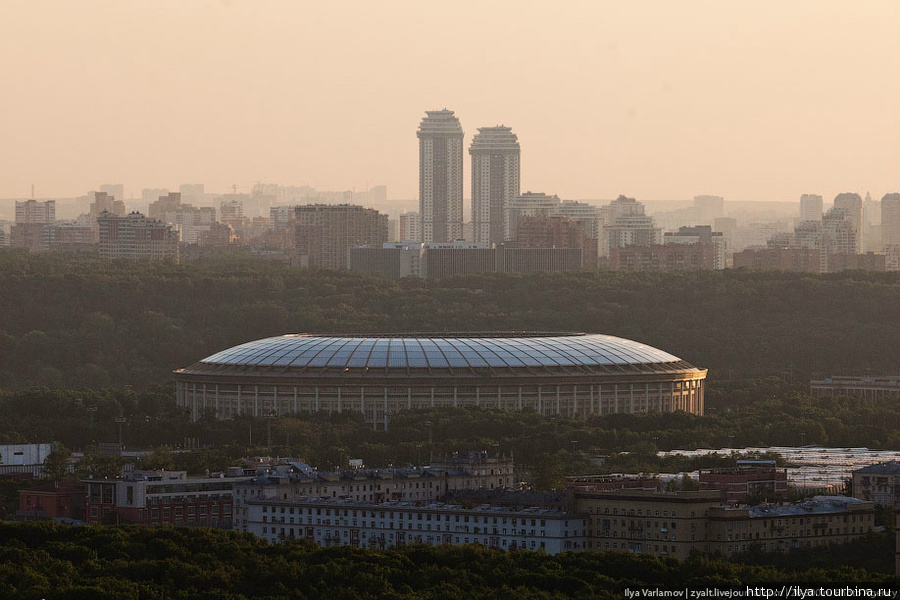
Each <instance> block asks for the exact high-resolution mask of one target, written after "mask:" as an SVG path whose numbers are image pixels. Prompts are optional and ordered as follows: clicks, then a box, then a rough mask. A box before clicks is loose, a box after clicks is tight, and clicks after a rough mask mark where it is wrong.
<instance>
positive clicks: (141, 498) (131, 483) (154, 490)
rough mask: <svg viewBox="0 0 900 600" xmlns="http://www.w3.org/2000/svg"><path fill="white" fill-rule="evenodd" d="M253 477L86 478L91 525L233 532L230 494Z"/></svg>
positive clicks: (143, 474) (147, 474)
mask: <svg viewBox="0 0 900 600" xmlns="http://www.w3.org/2000/svg"><path fill="white" fill-rule="evenodd" d="M250 478H251V477H249V476H239V477H224V476H219V477H188V476H187V472H186V471H132V472H127V473H125V476H124V477H122V478H119V479H86V480H83V481H82V483H84V484H85V485H86V486H87V501H86V504H85V512H86V517H85V520H86V521H87V522H88V523H101V522H104V523H110V522H115V523H141V524H146V525H162V524H171V525H176V526H194V525H202V526H208V527H224V528H230V527H231V525H232V509H233V498H232V489H233V488H234V486H235V485H236V484H238V483H240V482H243V481H247V480H249V479H250Z"/></svg>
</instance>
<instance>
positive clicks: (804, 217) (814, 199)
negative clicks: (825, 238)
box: [800, 194, 823, 221]
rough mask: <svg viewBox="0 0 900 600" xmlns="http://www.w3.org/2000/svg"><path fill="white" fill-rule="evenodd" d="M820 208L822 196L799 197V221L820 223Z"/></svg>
mask: <svg viewBox="0 0 900 600" xmlns="http://www.w3.org/2000/svg"><path fill="white" fill-rule="evenodd" d="M822 206H823V204H822V196H819V195H817V194H803V195H802V196H800V221H821V220H822Z"/></svg>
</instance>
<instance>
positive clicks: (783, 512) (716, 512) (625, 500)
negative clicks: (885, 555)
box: [569, 490, 875, 560]
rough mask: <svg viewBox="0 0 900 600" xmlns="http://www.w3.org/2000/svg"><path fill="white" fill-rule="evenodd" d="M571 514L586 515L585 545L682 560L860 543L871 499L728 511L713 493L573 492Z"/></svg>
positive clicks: (871, 514)
mask: <svg viewBox="0 0 900 600" xmlns="http://www.w3.org/2000/svg"><path fill="white" fill-rule="evenodd" d="M569 510H570V511H573V512H576V513H579V514H584V513H587V515H588V518H589V520H590V524H589V525H588V529H589V530H591V531H593V536H592V539H590V540H589V541H588V547H589V548H591V547H592V548H593V549H594V550H619V551H628V552H635V553H642V554H654V555H662V556H670V557H673V558H677V559H680V560H684V559H686V558H687V557H688V556H689V555H690V554H691V552H704V553H716V552H720V553H722V554H723V555H725V556H730V555H732V554H735V553H738V552H744V551H747V550H749V549H750V548H752V547H754V546H756V547H761V548H764V549H765V550H769V551H785V550H789V549H793V548H817V547H821V546H828V545H831V544H841V543H846V542H849V541H854V540H859V539H863V538H864V537H865V536H866V534H867V533H868V532H869V531H872V530H873V528H874V526H875V520H874V518H875V507H874V505H873V504H872V503H871V502H863V501H861V500H857V499H855V498H846V497H843V496H816V497H814V498H812V499H811V500H809V501H806V502H803V503H799V504H791V505H774V504H762V505H758V506H752V507H734V508H732V507H726V506H723V505H722V503H721V492H720V491H719V490H711V491H710V490H707V491H702V490H701V491H697V492H662V493H660V492H645V491H638V490H619V491H609V492H582V491H573V492H571V493H570V502H569Z"/></svg>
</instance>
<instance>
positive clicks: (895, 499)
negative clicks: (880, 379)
mask: <svg viewBox="0 0 900 600" xmlns="http://www.w3.org/2000/svg"><path fill="white" fill-rule="evenodd" d="M898 392H900V390H898ZM851 476H852V483H851V486H850V489H851V490H853V497H854V498H859V499H860V500H866V501H869V502H873V503H875V504H877V505H878V506H889V507H891V508H900V462H897V461H890V462H883V463H878V464H875V465H869V466H867V467H863V468H861V469H856V470H855V471H853V473H852V475H851Z"/></svg>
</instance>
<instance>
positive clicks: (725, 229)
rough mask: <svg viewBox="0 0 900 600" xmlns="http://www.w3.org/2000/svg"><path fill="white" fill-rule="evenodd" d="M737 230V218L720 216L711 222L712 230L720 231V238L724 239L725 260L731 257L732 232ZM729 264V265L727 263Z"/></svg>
mask: <svg viewBox="0 0 900 600" xmlns="http://www.w3.org/2000/svg"><path fill="white" fill-rule="evenodd" d="M736 230H737V219H735V218H733V217H722V218H721V219H716V220H715V222H714V224H713V231H720V232H722V239H724V240H725V260H726V261H728V260H730V259H731V256H732V255H733V254H734V252H735V247H734V232H735V231H736ZM728 266H730V265H728Z"/></svg>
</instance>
